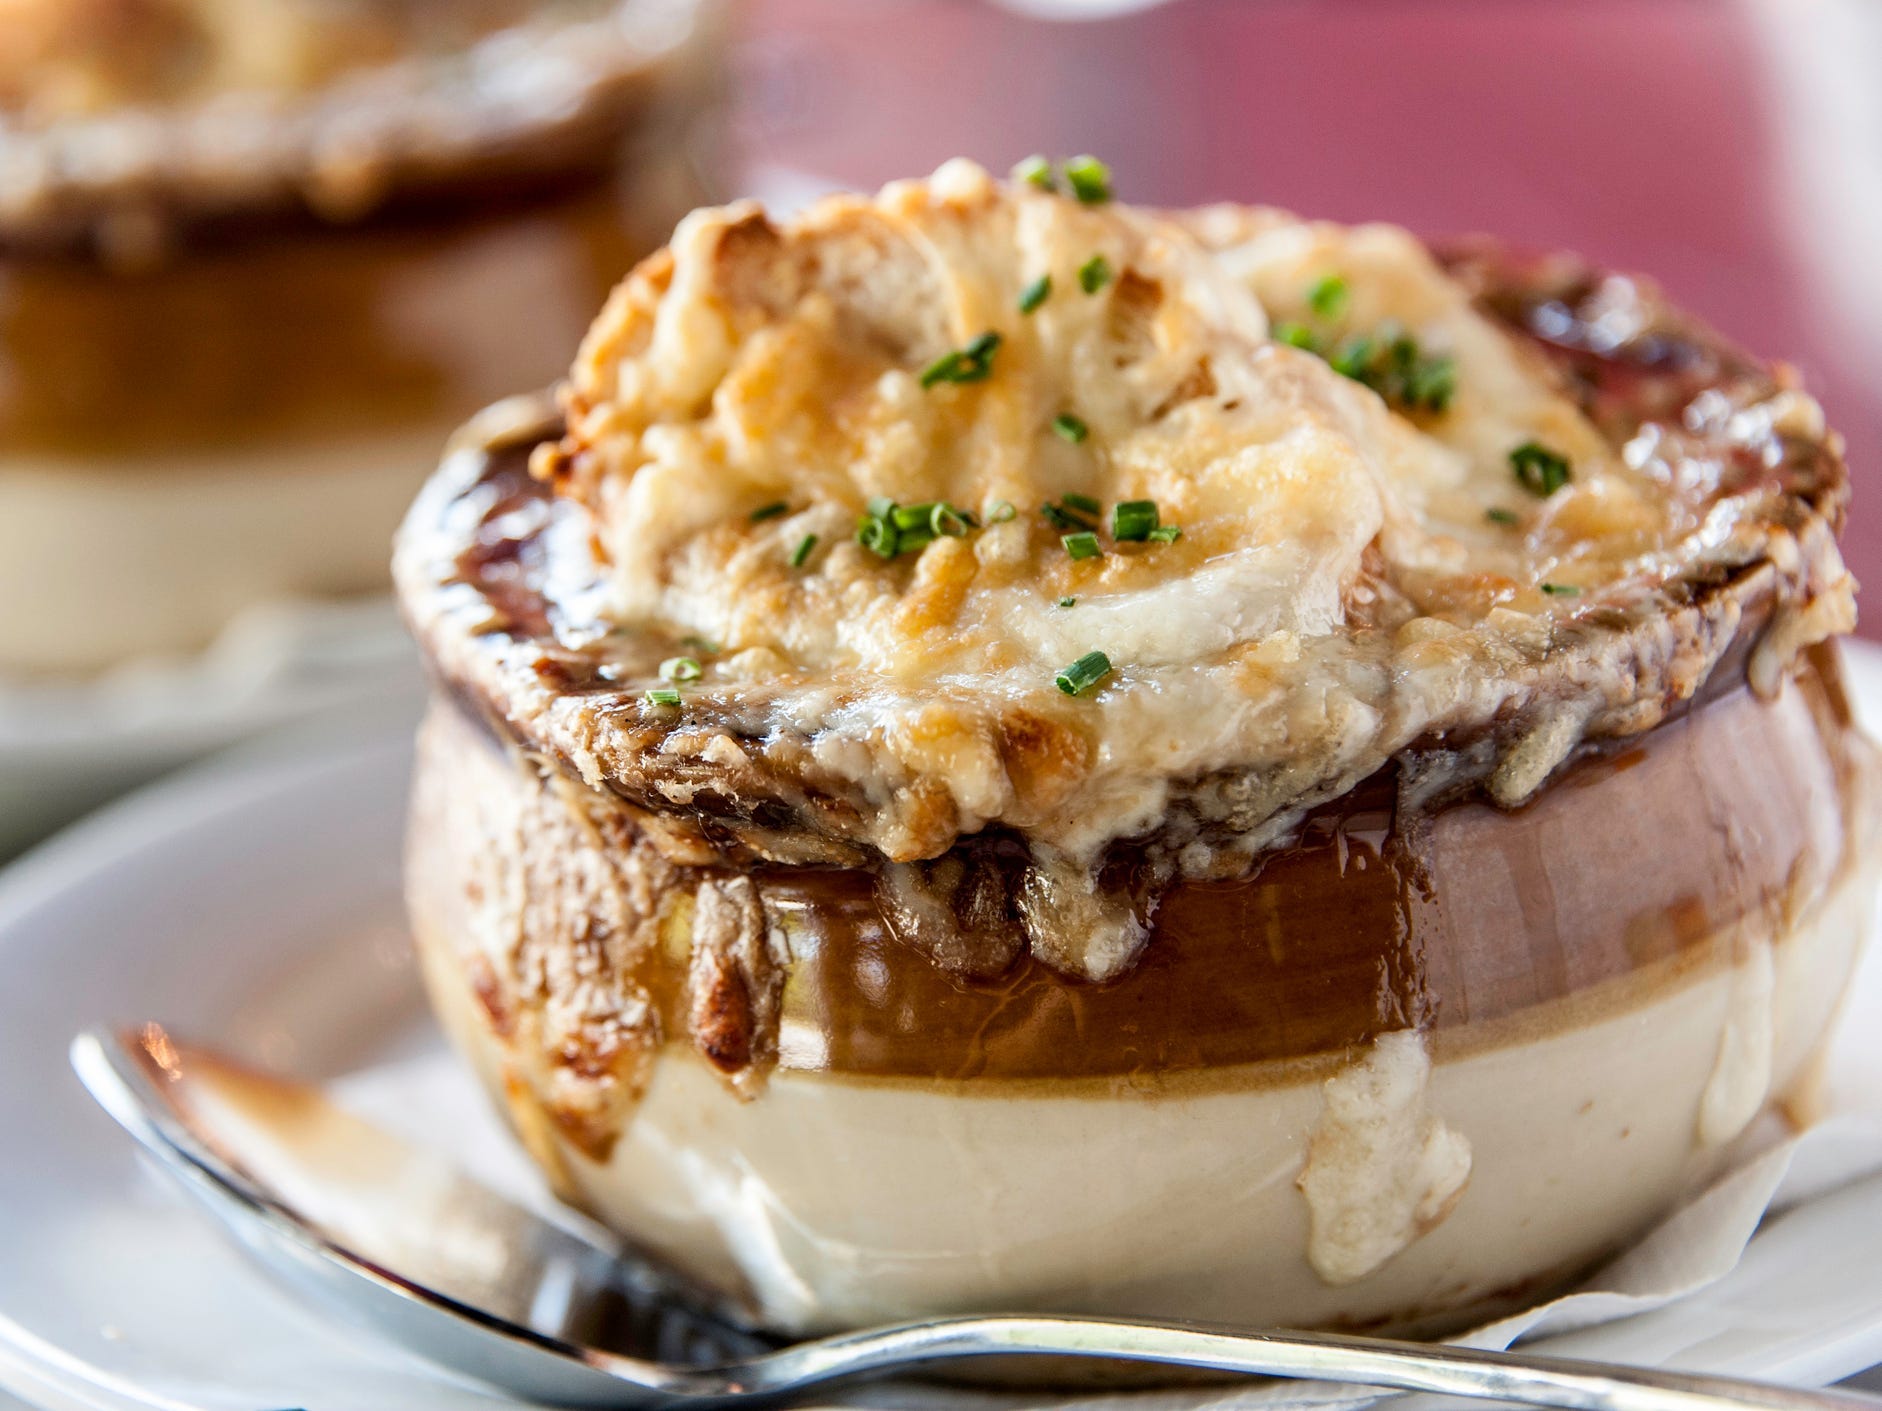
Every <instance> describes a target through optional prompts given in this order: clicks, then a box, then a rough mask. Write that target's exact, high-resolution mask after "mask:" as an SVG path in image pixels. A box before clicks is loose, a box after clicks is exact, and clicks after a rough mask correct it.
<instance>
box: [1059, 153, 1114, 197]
mask: <svg viewBox="0 0 1882 1411" xmlns="http://www.w3.org/2000/svg"><path fill="white" fill-rule="evenodd" d="M1065 182H1066V185H1068V186H1070V187H1071V188H1072V194H1073V195H1074V196H1076V197H1077V198H1078V199H1079V200H1081V201H1083V202H1085V203H1086V204H1087V205H1095V204H1096V203H1097V202H1099V201H1108V200H1110V199H1111V168H1109V167H1107V166H1106V165H1105V164H1104V163H1103V162H1101V161H1099V160H1098V159H1097V158H1096V157H1093V156H1089V155H1087V156H1082V157H1073V158H1072V159H1071V160H1070V161H1069V162H1067V163H1066V164H1065Z"/></svg>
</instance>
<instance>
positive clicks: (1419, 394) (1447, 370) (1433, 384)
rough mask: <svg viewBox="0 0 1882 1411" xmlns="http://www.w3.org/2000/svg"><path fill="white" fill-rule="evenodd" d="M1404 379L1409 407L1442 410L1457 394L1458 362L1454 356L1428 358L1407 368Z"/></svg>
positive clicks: (1405, 395)
mask: <svg viewBox="0 0 1882 1411" xmlns="http://www.w3.org/2000/svg"><path fill="white" fill-rule="evenodd" d="M1404 381H1405V391H1404V402H1405V404H1406V405H1407V406H1408V407H1411V408H1413V409H1414V410H1416V409H1418V408H1421V407H1422V408H1424V409H1425V410H1426V411H1434V412H1441V411H1443V410H1444V409H1445V408H1446V407H1448V406H1449V405H1450V404H1451V398H1452V397H1454V396H1456V395H1457V362H1456V360H1455V359H1453V358H1426V359H1424V360H1423V361H1421V362H1417V363H1414V364H1413V365H1412V366H1411V367H1410V368H1408V369H1407V370H1406V372H1405V379H1404Z"/></svg>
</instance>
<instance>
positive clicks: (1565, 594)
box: [1542, 583, 1581, 598]
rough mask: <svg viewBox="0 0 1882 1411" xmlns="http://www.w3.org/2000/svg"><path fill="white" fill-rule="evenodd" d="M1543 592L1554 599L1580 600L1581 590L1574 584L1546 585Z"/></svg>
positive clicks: (1543, 586)
mask: <svg viewBox="0 0 1882 1411" xmlns="http://www.w3.org/2000/svg"><path fill="white" fill-rule="evenodd" d="M1542 591H1543V592H1545V593H1547V594H1548V595H1549V596H1550V597H1552V598H1579V597H1580V596H1581V589H1579V588H1577V587H1576V586H1575V585H1574V584H1573V583H1544V584H1543V585H1542Z"/></svg>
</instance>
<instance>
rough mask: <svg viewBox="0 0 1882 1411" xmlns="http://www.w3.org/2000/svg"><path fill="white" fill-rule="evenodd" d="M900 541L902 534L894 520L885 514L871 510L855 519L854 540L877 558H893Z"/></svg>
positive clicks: (872, 502)
mask: <svg viewBox="0 0 1882 1411" xmlns="http://www.w3.org/2000/svg"><path fill="white" fill-rule="evenodd" d="M870 503H871V504H874V503H875V502H874V501H871V502H870ZM891 513H893V506H891ZM901 541H902V536H901V534H900V533H898V532H897V530H896V528H895V522H894V521H893V520H892V519H890V518H889V516H888V515H886V514H875V513H873V512H871V513H869V514H866V515H864V516H863V517H862V518H861V519H859V520H857V521H856V542H857V543H859V544H861V545H862V546H863V547H864V548H865V549H867V550H869V552H870V553H872V554H874V555H875V556H876V557H877V558H884V559H892V558H894V557H895V555H896V553H897V552H898V551H899V549H900V547H901Z"/></svg>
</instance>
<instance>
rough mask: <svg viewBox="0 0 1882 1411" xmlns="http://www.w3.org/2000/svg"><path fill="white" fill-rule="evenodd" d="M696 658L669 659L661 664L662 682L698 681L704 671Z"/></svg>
mask: <svg viewBox="0 0 1882 1411" xmlns="http://www.w3.org/2000/svg"><path fill="white" fill-rule="evenodd" d="M704 670H705V668H704V667H702V666H701V665H700V664H699V662H698V660H697V659H696V658H694V657H668V658H667V659H666V660H665V661H663V662H661V663H660V679H661V680H662V681H697V680H698V679H699V677H700V673H701V672H702V671H704Z"/></svg>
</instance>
